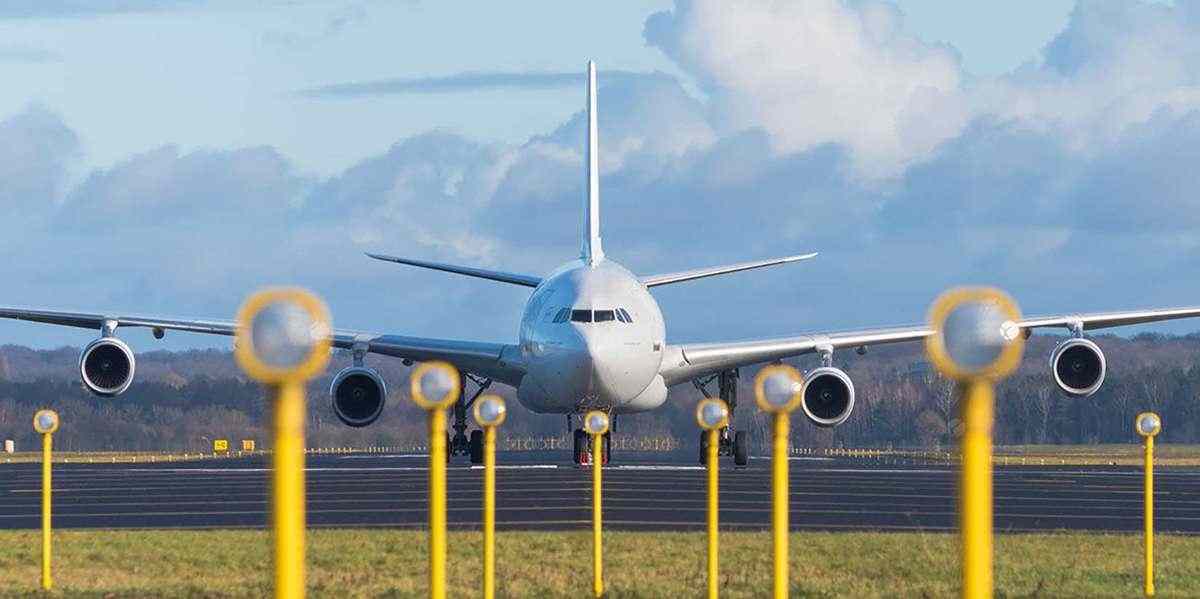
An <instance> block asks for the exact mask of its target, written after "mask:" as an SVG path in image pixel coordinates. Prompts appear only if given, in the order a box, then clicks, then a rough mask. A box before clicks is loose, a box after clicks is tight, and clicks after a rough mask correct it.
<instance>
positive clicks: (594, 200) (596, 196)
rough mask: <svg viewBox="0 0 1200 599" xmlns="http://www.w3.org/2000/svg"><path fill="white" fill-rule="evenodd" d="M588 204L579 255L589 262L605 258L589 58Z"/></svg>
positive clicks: (593, 85)
mask: <svg viewBox="0 0 1200 599" xmlns="http://www.w3.org/2000/svg"><path fill="white" fill-rule="evenodd" d="M587 121H588V124H587V156H586V158H587V165H586V167H585V168H586V169H587V205H586V206H585V208H584V213H583V234H584V235H585V237H584V239H583V249H582V251H581V253H580V256H579V257H580V258H581V259H583V261H584V262H587V263H588V264H596V263H598V262H600V261H601V260H604V248H603V247H602V246H601V244H600V166H599V156H598V154H599V153H598V152H597V148H598V144H599V137H598V136H597V135H596V63H595V62H592V61H588V83H587Z"/></svg>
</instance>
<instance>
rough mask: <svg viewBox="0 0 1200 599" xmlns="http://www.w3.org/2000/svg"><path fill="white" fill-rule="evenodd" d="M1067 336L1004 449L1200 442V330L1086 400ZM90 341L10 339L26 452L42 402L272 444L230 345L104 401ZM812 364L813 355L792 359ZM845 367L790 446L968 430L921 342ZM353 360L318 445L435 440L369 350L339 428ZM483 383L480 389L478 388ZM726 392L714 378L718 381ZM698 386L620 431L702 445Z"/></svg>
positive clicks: (321, 399) (179, 431)
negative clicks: (365, 377)
mask: <svg viewBox="0 0 1200 599" xmlns="http://www.w3.org/2000/svg"><path fill="white" fill-rule="evenodd" d="M1061 340H1062V338H1060V337H1053V336H1042V335H1037V336H1034V337H1032V338H1031V339H1030V340H1029V342H1028V344H1027V348H1026V353H1025V358H1024V360H1023V363H1022V366H1021V368H1020V369H1019V370H1018V371H1017V373H1016V374H1015V375H1014V376H1012V377H1010V378H1009V379H1008V380H1006V381H1004V382H1002V383H1001V384H1000V385H999V386H998V388H997V394H996V429H995V439H996V442H997V443H999V444H1028V443H1038V444H1042V443H1050V444H1057V443H1072V444H1080V443H1083V444H1092V443H1127V442H1131V441H1132V440H1133V439H1134V437H1133V433H1132V421H1133V417H1134V415H1135V414H1137V413H1138V412H1140V411H1143V410H1154V411H1156V412H1158V413H1159V414H1160V415H1162V417H1163V421H1164V428H1163V433H1162V436H1161V437H1160V438H1161V439H1162V441H1163V442H1167V443H1200V420H1198V419H1197V417H1196V416H1197V415H1198V414H1197V406H1198V404H1197V397H1198V396H1200V369H1197V368H1194V366H1195V365H1196V364H1198V363H1200V334H1191V335H1184V336H1178V335H1160V334H1141V335H1137V336H1134V337H1118V336H1112V335H1103V336H1099V337H1096V338H1095V340H1096V341H1097V342H1098V343H1099V344H1100V346H1101V347H1102V348H1103V349H1104V351H1105V354H1106V356H1107V358H1108V377H1107V380H1106V382H1105V384H1104V386H1103V387H1102V388H1101V389H1100V391H1098V392H1097V393H1096V394H1095V395H1093V396H1091V397H1088V398H1071V397H1068V396H1065V395H1064V394H1062V393H1061V392H1060V391H1059V390H1058V389H1057V388H1056V387H1055V386H1054V383H1053V380H1052V377H1051V375H1050V367H1049V359H1048V358H1049V355H1050V351H1051V350H1052V349H1053V347H1054V346H1055V344H1057V343H1058V342H1059V341H1061ZM78 355H79V348H69V347H64V348H59V349H54V350H33V349H29V348H25V347H20V346H12V345H9V346H3V347H0V439H13V440H14V441H15V442H16V444H17V446H18V449H19V450H20V449H25V450H28V449H32V448H34V447H36V439H35V435H34V433H33V430H32V426H31V424H30V422H31V418H32V416H33V413H34V412H35V411H36V410H37V409H40V408H53V409H55V410H57V411H58V412H59V413H60V414H61V415H62V421H63V426H62V428H61V430H60V432H59V433H58V434H57V435H56V442H55V445H56V447H58V448H60V449H63V450H67V451H86V450H114V451H199V450H203V449H206V448H209V447H211V442H212V440H213V439H217V438H225V439H231V440H234V442H235V444H236V442H237V440H238V439H255V440H257V441H258V443H259V444H260V446H265V445H266V442H267V440H268V431H267V427H268V423H269V413H268V410H269V405H268V402H269V399H268V397H267V395H266V393H265V392H264V390H263V389H262V388H261V387H260V386H259V385H258V384H256V383H254V382H251V381H248V380H247V379H246V378H245V377H244V376H242V375H241V373H240V371H238V369H237V367H236V366H235V365H234V361H233V356H232V354H231V353H230V352H227V351H220V350H191V351H180V352H168V351H154V352H148V353H144V354H140V355H139V356H138V365H137V368H138V379H137V380H136V382H135V383H134V384H133V386H131V387H130V389H129V391H128V392H126V393H125V394H124V395H121V396H120V397H117V398H101V397H95V396H93V395H91V394H90V393H88V392H87V391H86V390H84V389H83V387H82V385H81V384H80V383H79V380H78V363H77V360H78ZM789 362H791V363H793V364H794V365H796V366H797V367H798V368H800V369H801V370H804V369H806V368H812V367H815V366H816V365H817V363H816V358H815V357H813V356H804V357H801V358H798V359H796V360H789ZM834 364H835V365H836V366H838V367H841V368H843V369H845V370H846V371H847V372H848V373H849V374H850V376H851V377H852V378H853V380H854V382H855V385H856V388H857V398H856V402H855V408H854V413H853V415H851V416H850V418H849V420H847V421H846V422H845V423H844V424H843V425H841V426H839V427H836V428H833V429H821V428H817V427H814V426H812V425H810V424H808V423H807V422H806V421H804V419H803V417H802V416H799V415H797V416H796V418H795V424H794V426H793V427H792V428H793V442H794V443H795V444H797V445H801V446H807V447H894V448H941V447H945V446H948V445H950V444H952V443H953V442H954V440H955V439H956V436H957V434H958V432H959V428H960V423H959V420H958V406H957V396H956V393H955V389H954V384H953V383H952V382H951V381H948V380H946V379H944V378H942V377H940V376H938V375H937V373H935V372H933V371H932V369H931V368H930V367H929V365H928V363H927V362H926V361H925V358H924V353H923V348H922V347H921V345H920V344H903V345H896V346H882V347H879V348H871V349H870V351H869V352H868V353H867V354H866V355H864V356H859V355H856V354H855V352H849V351H847V352H839V353H838V354H837V355H835V357H834ZM347 365H349V356H348V355H346V353H345V352H341V351H338V352H335V355H334V358H333V364H332V365H331V367H330V368H329V370H328V371H327V373H326V374H325V375H324V376H323V377H321V378H319V379H317V380H314V381H313V382H312V383H311V384H310V386H309V401H308V429H307V440H308V444H309V446H311V447H364V446H389V445H405V444H410V443H416V442H420V441H421V440H422V439H423V436H424V414H423V413H422V412H421V411H420V410H419V409H418V408H416V407H415V406H414V405H413V404H412V402H411V401H410V399H409V398H408V394H407V382H408V373H409V370H410V369H409V367H406V366H404V365H403V364H402V363H401V362H400V361H399V360H395V359H389V358H380V357H371V358H369V359H368V365H370V366H372V367H375V368H377V369H378V370H380V372H381V374H382V375H383V377H384V379H385V380H386V381H387V382H388V389H389V391H388V405H387V407H386V409H385V410H384V415H383V417H381V418H380V420H379V421H378V422H376V423H375V424H374V425H372V426H369V427H366V428H361V429H352V428H349V427H346V426H344V425H342V424H341V423H340V422H339V421H338V419H337V417H336V416H334V414H333V411H332V409H331V407H330V403H329V392H328V391H329V383H330V379H331V378H332V376H333V375H334V374H335V373H336V372H337V370H338V369H340V368H342V367H345V366H347ZM756 371H757V367H752V368H743V369H742V370H741V372H740V378H739V382H738V394H739V400H740V401H739V405H738V407H737V410H736V413H735V419H734V420H735V426H736V427H740V428H742V429H744V430H749V431H751V437H752V439H755V440H756V444H761V442H762V440H763V439H765V438H766V437H765V433H766V430H767V427H766V425H767V420H766V418H765V417H763V415H762V414H760V413H758V411H757V408H756V407H755V405H754V401H753V390H752V382H753V376H754V374H755V372H756ZM468 388H469V389H471V390H473V388H474V387H473V385H469V386H468ZM711 389H712V391H713V392H714V393H715V390H716V385H715V384H714V385H712V386H711ZM489 391H493V392H497V393H498V394H500V395H501V396H504V397H505V399H506V400H508V403H509V406H510V409H511V412H510V416H509V418H508V420H507V421H506V423H505V425H504V430H503V434H507V435H536V436H545V435H562V434H565V433H566V430H567V424H566V419H565V418H564V417H563V416H556V415H538V414H532V413H530V412H528V411H526V410H525V409H524V408H522V407H521V406H520V404H519V403H517V402H516V399H515V397H514V392H513V390H511V389H509V388H507V387H504V386H503V385H498V384H497V385H495V386H493V387H492V388H491V389H490V390H489ZM701 397H702V395H701V393H700V392H699V391H698V390H697V389H696V388H694V387H693V386H691V385H679V386H676V387H675V388H673V389H671V393H670V397H669V399H668V401H667V404H666V405H665V406H663V407H662V408H661V409H659V410H656V411H653V412H648V413H644V414H636V415H627V416H620V417H618V418H617V434H630V435H655V436H666V435H669V436H674V437H676V438H679V439H681V440H683V441H684V443H685V444H687V445H694V444H696V443H697V440H698V436H699V433H698V431H697V429H696V425H695V420H694V417H693V410H694V409H695V404H696V402H697V401H698V400H699V399H700V398H701Z"/></svg>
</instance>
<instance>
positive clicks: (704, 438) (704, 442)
mask: <svg viewBox="0 0 1200 599" xmlns="http://www.w3.org/2000/svg"><path fill="white" fill-rule="evenodd" d="M700 465H701V466H707V465H708V431H700Z"/></svg>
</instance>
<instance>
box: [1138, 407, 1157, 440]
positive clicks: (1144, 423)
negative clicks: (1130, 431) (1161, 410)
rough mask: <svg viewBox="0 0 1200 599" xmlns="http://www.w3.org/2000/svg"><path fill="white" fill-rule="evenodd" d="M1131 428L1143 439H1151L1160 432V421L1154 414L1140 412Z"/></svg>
mask: <svg viewBox="0 0 1200 599" xmlns="http://www.w3.org/2000/svg"><path fill="white" fill-rule="evenodd" d="M1133 427H1134V428H1135V429H1136V430H1137V433H1138V434H1139V435H1141V436H1143V437H1153V436H1155V435H1157V434H1158V433H1159V431H1161V430H1162V419H1161V418H1159V417H1158V414H1155V413H1154V412H1142V413H1141V414H1138V415H1137V418H1135V419H1134V420H1133Z"/></svg>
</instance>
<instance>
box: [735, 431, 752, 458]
mask: <svg viewBox="0 0 1200 599" xmlns="http://www.w3.org/2000/svg"><path fill="white" fill-rule="evenodd" d="M749 462H750V439H748V438H747V437H746V431H738V432H737V433H736V434H734V435H733V463H734V465H735V466H745V465H746V464H748V463H749Z"/></svg>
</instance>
